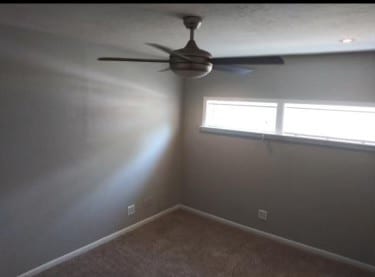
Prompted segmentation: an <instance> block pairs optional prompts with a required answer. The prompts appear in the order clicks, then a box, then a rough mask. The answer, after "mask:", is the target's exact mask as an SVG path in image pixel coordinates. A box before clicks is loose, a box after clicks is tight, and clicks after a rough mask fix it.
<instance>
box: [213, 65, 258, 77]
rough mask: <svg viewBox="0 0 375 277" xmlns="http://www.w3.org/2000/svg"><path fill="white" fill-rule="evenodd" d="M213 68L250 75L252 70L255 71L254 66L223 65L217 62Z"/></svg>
mask: <svg viewBox="0 0 375 277" xmlns="http://www.w3.org/2000/svg"><path fill="white" fill-rule="evenodd" d="M213 70H218V71H225V72H230V73H234V74H238V75H242V76H245V75H248V74H250V73H251V72H253V71H254V69H252V68H248V67H244V66H238V65H222V64H220V65H219V64H215V65H214V66H213Z"/></svg>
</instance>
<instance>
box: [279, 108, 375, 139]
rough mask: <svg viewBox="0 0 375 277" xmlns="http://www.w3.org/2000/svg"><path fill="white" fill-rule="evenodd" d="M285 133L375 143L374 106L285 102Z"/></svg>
mask: <svg viewBox="0 0 375 277" xmlns="http://www.w3.org/2000/svg"><path fill="white" fill-rule="evenodd" d="M283 133H284V134H292V135H301V136H308V137H316V138H320V139H327V140H337V141H349V142H357V143H358V142H360V143H375V108H372V107H354V106H338V105H310V104H285V106H284V118H283Z"/></svg>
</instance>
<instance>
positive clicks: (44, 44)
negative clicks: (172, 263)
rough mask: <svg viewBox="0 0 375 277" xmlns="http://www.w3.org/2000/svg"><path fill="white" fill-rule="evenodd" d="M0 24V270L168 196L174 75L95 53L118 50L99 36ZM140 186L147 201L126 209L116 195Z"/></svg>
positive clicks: (174, 191) (97, 234)
mask: <svg viewBox="0 0 375 277" xmlns="http://www.w3.org/2000/svg"><path fill="white" fill-rule="evenodd" d="M0 33H1V34H2V43H1V45H0V72H1V73H0V87H1V89H0V127H1V129H0V130H1V135H0V151H1V153H2V154H1V156H0V171H1V172H2V174H1V177H0V178H1V187H0V225H1V229H0V249H3V250H4V249H5V251H1V253H0V275H1V276H14V275H15V274H19V273H22V272H24V271H27V270H29V269H31V268H33V267H36V266H38V265H40V264H42V263H45V262H47V261H49V260H52V259H54V258H57V257H59V256H61V255H63V254H65V253H67V252H70V251H72V250H75V249H77V248H79V247H81V246H83V245H86V244H87V243H90V242H92V241H94V240H97V239H99V238H101V237H103V236H105V235H108V234H110V233H112V232H114V231H117V230H118V229H121V228H123V227H125V226H127V225H129V224H131V223H133V222H134V221H135V220H139V219H141V218H143V217H146V216H149V215H151V214H154V213H156V212H157V211H159V210H161V209H164V208H166V207H168V206H171V205H173V204H175V203H177V202H178V200H179V199H178V196H179V193H178V182H179V178H180V175H179V165H178V164H179V161H178V156H177V155H175V154H176V152H177V151H179V150H178V149H179V139H178V136H177V128H178V123H179V105H180V95H179V86H180V84H179V82H178V81H177V80H176V79H175V78H174V76H172V75H171V74H162V75H161V74H160V73H157V72H156V71H157V69H158V67H157V65H156V66H155V65H154V66H147V65H146V66H144V65H143V66H142V65H131V66H129V65H126V64H102V63H99V62H97V61H96V57H98V56H100V55H103V54H111V55H112V54H113V55H124V56H125V55H129V53H123V52H121V51H120V50H119V49H114V48H110V47H106V46H104V45H93V44H88V43H85V42H83V41H77V40H73V39H70V38H67V37H61V36H54V35H50V34H45V33H40V32H35V31H29V30H26V29H20V28H15V27H11V26H5V25H2V26H0ZM154 72H156V73H154ZM145 74H146V76H147V78H145ZM177 154H178V153H177ZM146 197H147V198H149V197H152V199H153V203H152V205H151V206H150V207H144V209H143V210H142V209H140V212H139V213H138V210H137V216H136V217H134V218H128V216H127V206H128V205H129V204H132V203H136V204H138V205H141V204H142V203H143V199H144V198H146Z"/></svg>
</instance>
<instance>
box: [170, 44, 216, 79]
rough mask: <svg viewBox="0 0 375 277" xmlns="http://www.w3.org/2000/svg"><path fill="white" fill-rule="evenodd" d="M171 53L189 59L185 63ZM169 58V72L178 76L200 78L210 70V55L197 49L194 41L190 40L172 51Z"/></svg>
mask: <svg viewBox="0 0 375 277" xmlns="http://www.w3.org/2000/svg"><path fill="white" fill-rule="evenodd" d="M173 53H178V54H181V55H183V56H185V57H188V58H190V59H191V60H192V61H187V60H185V59H183V58H181V57H179V56H177V55H174V54H173ZM173 53H172V54H171V55H170V58H169V63H170V68H171V70H172V71H173V72H174V73H176V74H177V75H179V76H182V77H187V78H201V77H204V76H206V75H207V74H209V73H210V72H211V70H212V63H211V62H210V59H211V58H212V56H211V54H210V53H209V52H207V51H204V50H202V49H199V48H198V46H197V45H196V43H195V41H194V40H190V41H189V42H188V43H187V45H186V46H185V47H184V48H182V49H178V50H176V51H174V52H173Z"/></svg>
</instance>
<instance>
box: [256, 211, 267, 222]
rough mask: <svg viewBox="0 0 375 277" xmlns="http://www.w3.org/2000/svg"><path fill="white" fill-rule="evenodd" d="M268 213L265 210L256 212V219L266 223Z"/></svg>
mask: <svg viewBox="0 0 375 277" xmlns="http://www.w3.org/2000/svg"><path fill="white" fill-rule="evenodd" d="M267 215H268V212H267V211H266V210H258V218H259V219H260V220H264V221H267Z"/></svg>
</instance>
